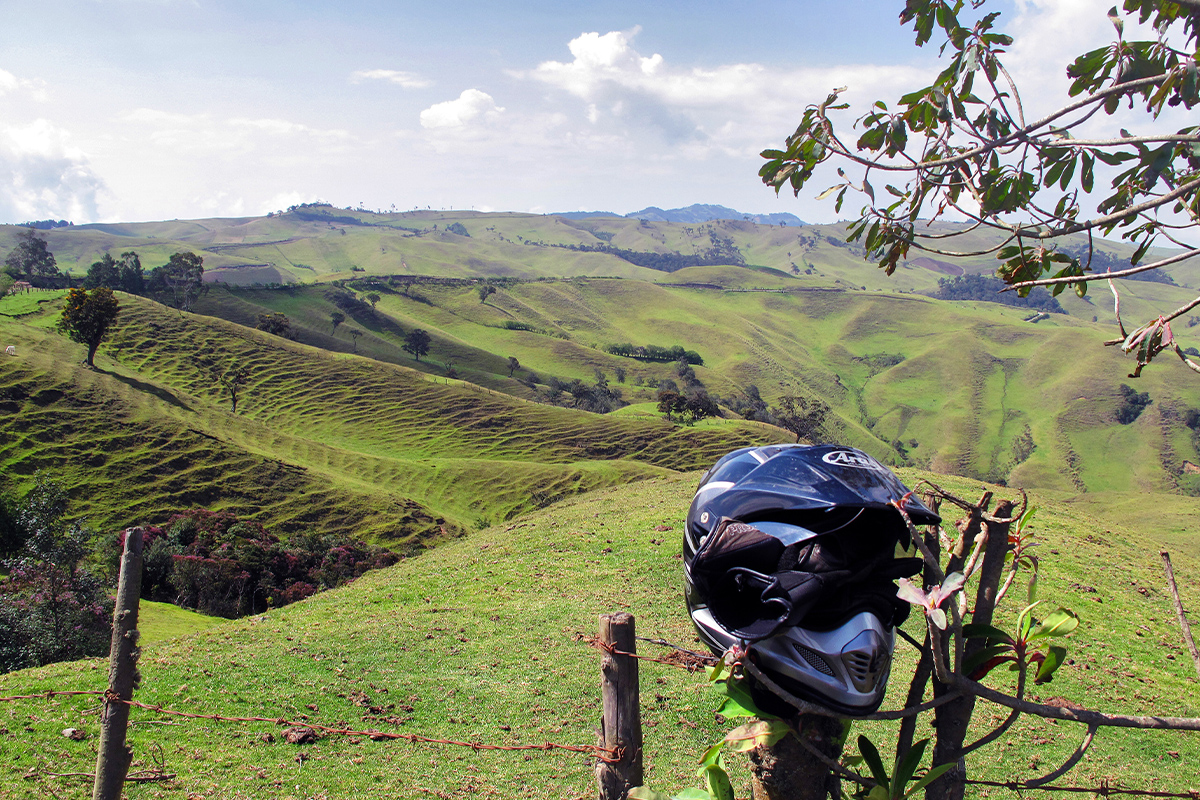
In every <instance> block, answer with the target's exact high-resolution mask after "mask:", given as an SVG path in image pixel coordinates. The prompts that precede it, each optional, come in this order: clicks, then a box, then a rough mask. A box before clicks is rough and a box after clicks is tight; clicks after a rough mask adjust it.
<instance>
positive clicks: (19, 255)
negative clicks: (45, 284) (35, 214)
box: [4, 227, 58, 280]
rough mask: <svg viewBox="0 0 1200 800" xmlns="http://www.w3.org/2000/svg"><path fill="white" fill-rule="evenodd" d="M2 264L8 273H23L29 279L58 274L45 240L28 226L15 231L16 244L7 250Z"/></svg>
mask: <svg viewBox="0 0 1200 800" xmlns="http://www.w3.org/2000/svg"><path fill="white" fill-rule="evenodd" d="M4 266H5V268H6V269H7V270H8V271H9V272H10V273H12V274H14V275H24V276H25V277H27V278H29V279H30V280H32V279H33V278H51V277H54V276H55V275H57V274H58V262H57V261H56V260H55V259H54V254H53V253H51V252H50V250H49V249H48V248H47V246H46V240H45V239H43V238H42V237H41V236H38V235H37V233H35V232H34V229H33V228H30V227H26V228H22V229H21V230H20V231H18V232H17V246H16V247H14V248H13V249H12V250H10V251H9V253H8V258H6V259H5V260H4Z"/></svg>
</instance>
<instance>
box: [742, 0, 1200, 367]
mask: <svg viewBox="0 0 1200 800" xmlns="http://www.w3.org/2000/svg"><path fill="white" fill-rule="evenodd" d="M982 5H984V3H983V2H976V3H973V4H971V5H970V6H969V7H967V8H965V9H964V5H963V3H962V2H961V1H959V2H954V3H952V2H948V0H910V1H909V2H908V3H907V4H906V5H905V6H904V9H903V11H902V13H901V15H900V21H901V23H902V24H908V23H911V24H912V26H913V28H914V30H915V31H916V43H917V45H918V46H921V45H924V44H926V43H927V42H930V41H931V39H932V38H933V36H934V33H935V31H937V32H938V33H939V36H940V35H943V34H944V38H945V42H944V44H943V45H942V46H943V48H944V49H943V51H942V52H943V53H944V54H945V56H947V57H948V58H949V62H948V63H947V65H946V69H945V70H943V71H942V72H941V73H939V74H938V75H937V76H936V78H934V80H933V82H932V83H931V84H930V85H929V86H926V87H924V88H919V89H917V90H915V91H912V92H909V93H908V94H906V95H904V96H902V97H901V98H900V99H899V100H898V101H897V102H895V103H892V104H887V103H884V102H882V101H879V102H875V103H873V104H872V105H871V106H869V107H868V108H867V110H866V112H865V113H864V114H863V115H862V116H860V117H859V118H858V120H857V122H856V127H858V128H859V129H860V131H861V132H860V133H859V132H856V133H857V139H851V138H846V137H845V134H846V131H845V129H844V128H837V127H835V124H834V117H835V116H838V115H836V114H834V113H833V112H836V111H840V110H843V109H846V108H848V107H849V106H848V104H847V103H844V102H841V101H840V99H839V96H840V93H841V92H842V91H843V90H842V89H835V90H833V91H832V92H831V93H830V94H829V96H828V97H827V98H826V99H825V101H824V102H823V103H821V104H819V105H815V106H810V107H809V108H808V109H807V110H806V111H805V113H804V116H803V117H802V118H801V120H800V124H799V126H798V127H797V128H796V131H795V133H793V134H792V135H791V136H789V137H788V138H787V141H786V142H785V144H784V146H783V148H782V149H778V150H765V151H763V153H762V156H763V158H765V159H766V164H765V165H763V167H762V169H761V170H760V171H759V175H760V176H761V177H762V180H763V182H764V183H766V184H767V185H769V186H772V187H774V188H775V191H776V193H778V192H779V191H780V190H781V189H783V187H785V186H787V187H790V188H791V189H792V191H793V192H794V193H796V194H799V192H800V191H801V190H802V189H804V188H805V187H806V186H807V185H808V183H809V181H810V180H811V179H812V178H813V175H814V172H815V170H816V169H817V168H818V166H819V165H821V164H823V163H825V162H831V164H830V165H831V166H832V165H837V166H838V167H839V169H838V174H839V175H840V176H842V177H841V179H840V180H839V181H838V182H837V183H835V184H834V185H832V186H830V187H829V188H827V189H825V190H824V191H823V192H821V194H820V195H819V196H818V198H824V197H828V196H830V195H836V200H835V203H834V207H835V208H836V209H837V210H839V211H840V210H841V207H842V203H843V201H844V200H845V199H846V195H847V193H848V192H853V193H855V194H858V195H861V196H862V197H863V198H864V199H865V205H864V206H863V207H862V210H861V212H860V213H859V216H858V219H857V220H856V221H854V222H853V223H851V225H850V229H849V232H850V235H849V239H850V240H851V241H856V240H860V239H861V240H862V242H863V245H864V247H865V248H866V254H867V258H868V259H870V260H874V261H877V262H878V264H879V266H880V267H881V268H882V269H884V270H885V271H886V272H887V274H889V275H890V274H891V273H892V272H893V271H894V270H895V269H896V267H897V265H898V264H899V263H900V262H901V261H902V260H903V259H905V258H907V257H908V255H909V254H910V252H912V251H914V250H915V251H918V252H920V253H933V254H937V255H939V256H967V255H974V256H978V255H983V254H987V253H995V255H996V257H997V259H998V261H999V265H998V269H997V274H998V275H999V276H1000V277H1001V278H1003V279H1004V281H1005V282H1007V283H1008V284H1009V287H1010V288H1011V289H1015V290H1016V291H1017V292H1018V293H1019V294H1021V295H1022V296H1024V295H1026V294H1028V292H1029V291H1030V289H1031V288H1032V287H1034V286H1050V287H1053V288H1052V293H1053V294H1054V295H1056V296H1057V295H1058V294H1059V293H1061V292H1062V291H1063V289H1064V288H1066V287H1067V286H1072V287H1074V289H1075V291H1076V293H1077V294H1079V295H1080V296H1083V295H1084V294H1085V293H1086V292H1087V289H1088V281H1089V280H1099V279H1107V280H1108V281H1109V282H1110V284H1109V285H1110V287H1111V288H1112V291H1113V294H1114V295H1116V294H1117V288H1116V286H1115V284H1113V283H1112V281H1113V280H1114V279H1120V278H1129V277H1131V276H1133V275H1136V274H1138V273H1141V272H1145V271H1147V270H1152V269H1157V268H1161V267H1166V266H1168V265H1170V264H1174V263H1177V262H1179V261H1182V260H1184V259H1186V258H1190V257H1193V256H1196V255H1200V247H1197V245H1196V241H1195V238H1194V235H1195V233H1196V227H1197V223H1200V149H1198V148H1200V128H1198V127H1196V126H1194V125H1192V126H1188V127H1184V128H1180V129H1179V130H1176V131H1169V130H1162V131H1153V130H1152V131H1149V132H1147V131H1145V130H1140V129H1139V130H1135V131H1133V132H1130V131H1128V130H1126V129H1125V128H1120V127H1119V126H1118V125H1117V124H1115V123H1110V126H1109V127H1110V131H1111V133H1110V134H1108V135H1099V136H1095V137H1093V136H1091V135H1090V130H1089V132H1088V133H1083V132H1082V131H1083V130H1084V129H1083V128H1082V127H1081V126H1084V125H1085V124H1086V123H1088V122H1089V120H1091V121H1092V123H1095V122H1098V121H1100V120H1103V117H1098V116H1097V114H1098V113H1099V112H1103V114H1106V115H1109V116H1111V115H1113V114H1114V113H1115V112H1116V111H1117V109H1118V108H1121V107H1122V106H1123V105H1124V106H1127V107H1128V109H1130V110H1132V109H1134V108H1135V107H1140V108H1141V110H1142V113H1143V115H1144V116H1143V118H1142V119H1140V120H1138V122H1140V123H1142V124H1143V125H1150V124H1152V123H1154V122H1155V121H1157V120H1160V119H1161V117H1162V115H1163V113H1164V112H1166V111H1167V110H1168V109H1172V108H1177V107H1180V106H1182V108H1183V109H1192V108H1193V107H1194V106H1195V105H1196V104H1197V103H1198V102H1200V81H1198V80H1197V77H1196V62H1197V56H1198V55H1200V53H1198V52H1197V51H1198V46H1200V3H1197V2H1196V0H1180V2H1164V0H1125V1H1124V4H1123V9H1124V15H1122V14H1121V13H1119V12H1118V11H1117V9H1116V8H1113V9H1112V10H1111V11H1109V18H1110V19H1111V21H1112V24H1113V27H1114V29H1115V31H1116V39H1115V41H1114V42H1113V43H1112V44H1110V45H1106V46H1103V47H1098V48H1096V49H1094V50H1091V51H1089V52H1087V53H1084V54H1082V55H1080V56H1078V57H1077V58H1075V60H1074V61H1072V62H1071V63H1070V64H1068V65H1067V68H1066V73H1067V77H1068V78H1070V79H1071V80H1072V83H1071V85H1070V88H1069V91H1068V94H1069V96H1070V98H1071V99H1070V101H1069V102H1067V103H1065V104H1064V105H1063V106H1062V107H1061V108H1059V109H1058V110H1057V111H1054V112H1052V113H1048V114H1044V115H1041V116H1039V117H1037V118H1034V117H1032V116H1028V117H1027V116H1026V111H1027V109H1026V106H1025V102H1024V99H1023V95H1022V93H1021V91H1020V90H1019V89H1018V87H1017V86H1016V85H1015V83H1014V82H1013V80H1012V77H1011V76H1010V74H1009V72H1008V71H1007V70H1005V68H1004V66H1003V65H1002V64H1001V62H1000V55H1001V54H1003V53H1004V52H1005V50H1006V48H1008V46H1009V45H1011V44H1012V37H1010V36H1007V35H1005V34H1003V33H1000V32H998V31H996V30H994V29H993V26H994V25H995V23H996V20H997V18H998V17H999V14H998V13H997V12H992V13H985V12H984V11H980V10H979V8H980V7H981V6H982ZM1096 8H1097V10H1099V9H1100V8H1102V6H1096ZM960 14H964V15H965V14H970V15H971V17H973V19H960V17H959V15H960ZM1127 19H1128V20H1134V21H1135V22H1141V23H1145V22H1147V21H1151V22H1152V25H1153V28H1154V31H1155V34H1156V36H1157V39H1156V40H1153V41H1130V40H1127V39H1126V38H1125V36H1124V27H1125V21H1126V20H1127ZM1038 89H1039V90H1040V91H1042V92H1044V87H1038ZM1122 122H1123V123H1124V124H1132V123H1129V122H1127V121H1126V118H1125V117H1122ZM1113 128H1116V129H1117V130H1112V129H1113ZM1098 163H1099V166H1098ZM842 168H846V169H848V170H850V171H852V172H854V173H855V175H854V176H849V175H847V174H846V172H844V171H843V169H842ZM1097 172H1100V173H1101V179H1102V180H1101V183H1102V184H1103V183H1106V182H1107V183H1109V184H1110V186H1109V188H1104V189H1102V190H1101V191H1100V194H1101V195H1102V196H1100V197H1091V196H1090V195H1092V192H1093V190H1094V189H1095V186H1096V179H1097ZM1110 175H1111V176H1112V177H1111V181H1109V180H1108V178H1109V176H1110ZM872 181H874V182H875V183H874V185H873V184H872ZM880 184H882V187H881V189H880V190H879V191H877V190H876V187H877V186H879V185H880ZM940 218H946V219H950V220H966V221H967V222H968V223H969V224H968V225H966V226H963V227H961V228H957V229H951V230H947V228H946V227H945V226H941V227H938V226H931V225H929V224H928V223H929V222H931V221H937V220H938V219H940ZM980 229H982V230H985V231H993V232H998V233H1000V234H1001V239H1002V241H1001V242H1000V243H999V244H997V245H995V246H992V247H989V248H987V249H984V250H980V251H975V252H964V251H962V250H961V249H956V247H955V238H956V237H958V236H961V235H963V234H967V233H970V232H972V231H975V230H980ZM1114 231H1121V235H1122V237H1123V238H1125V239H1127V240H1129V242H1130V243H1132V244H1134V245H1136V248H1137V249H1136V251H1135V252H1134V255H1133V258H1132V259H1131V261H1130V263H1131V265H1132V266H1130V268H1128V269H1120V270H1116V271H1111V272H1097V271H1094V270H1093V263H1092V256H1093V249H1092V244H1093V237H1094V235H1097V234H1098V235H1102V236H1107V235H1110V234H1112V233H1113V232H1114ZM1073 234H1086V236H1087V245H1086V246H1085V247H1083V248H1082V255H1079V250H1077V249H1076V248H1075V247H1071V248H1070V250H1068V248H1067V247H1066V246H1065V245H1067V244H1077V243H1078V241H1079V237H1076V240H1075V242H1061V244H1060V240H1062V238H1063V237H1067V236H1071V235H1073ZM1189 237H1192V238H1191V241H1187V240H1188V239H1189ZM1157 242H1166V243H1170V244H1174V245H1177V246H1179V247H1182V248H1184V252H1182V253H1179V254H1177V255H1173V256H1171V257H1169V258H1164V259H1160V260H1157V261H1154V262H1151V263H1142V259H1143V257H1144V256H1145V255H1146V253H1147V251H1148V250H1149V248H1150V247H1151V245H1153V244H1155V243H1157ZM1197 305H1200V298H1197V299H1196V300H1194V301H1192V302H1190V303H1187V304H1185V305H1184V306H1182V307H1181V308H1179V309H1176V310H1174V311H1165V312H1164V313H1163V314H1162V315H1161V316H1159V317H1158V318H1157V319H1153V320H1150V321H1148V322H1146V323H1145V324H1142V325H1141V326H1140V327H1137V328H1136V329H1135V330H1133V331H1132V332H1131V331H1128V330H1127V329H1126V327H1125V325H1124V323H1123V322H1122V321H1121V319H1120V316H1119V305H1118V307H1117V308H1118V321H1117V325H1118V331H1119V336H1118V337H1117V338H1114V339H1112V340H1111V341H1108V342H1106V343H1105V344H1108V345H1118V346H1120V347H1121V349H1122V350H1124V351H1125V352H1126V353H1135V354H1136V359H1137V363H1136V367H1135V368H1134V371H1133V377H1137V376H1138V375H1139V374H1140V373H1141V370H1142V368H1143V367H1144V366H1145V365H1146V364H1148V363H1149V362H1150V360H1151V359H1152V358H1154V357H1155V356H1156V355H1158V354H1159V353H1161V352H1163V351H1164V350H1173V351H1174V352H1175V354H1176V355H1178V356H1179V358H1180V359H1182V360H1183V362H1184V363H1185V364H1186V365H1187V366H1188V367H1189V368H1191V369H1192V370H1194V371H1196V372H1200V364H1198V363H1196V362H1195V361H1193V360H1191V359H1189V358H1188V357H1187V354H1186V352H1185V351H1184V350H1183V349H1182V348H1181V347H1180V346H1179V345H1178V344H1177V343H1176V341H1175V337H1174V334H1173V332H1172V330H1171V326H1170V322H1171V320H1173V319H1175V318H1177V317H1179V316H1181V315H1183V314H1186V313H1187V312H1188V311H1189V310H1191V309H1192V308H1194V307H1195V306H1197Z"/></svg>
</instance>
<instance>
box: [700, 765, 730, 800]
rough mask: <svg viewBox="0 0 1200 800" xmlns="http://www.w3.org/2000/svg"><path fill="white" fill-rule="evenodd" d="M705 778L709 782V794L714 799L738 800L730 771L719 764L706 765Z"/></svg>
mask: <svg viewBox="0 0 1200 800" xmlns="http://www.w3.org/2000/svg"><path fill="white" fill-rule="evenodd" d="M704 779H705V780H706V781H707V782H708V794H709V796H710V797H712V798H713V800H736V798H734V795H733V784H731V783H730V782H729V773H727V772H726V771H725V770H723V769H721V768H720V767H718V766H712V767H706V768H705V770H704Z"/></svg>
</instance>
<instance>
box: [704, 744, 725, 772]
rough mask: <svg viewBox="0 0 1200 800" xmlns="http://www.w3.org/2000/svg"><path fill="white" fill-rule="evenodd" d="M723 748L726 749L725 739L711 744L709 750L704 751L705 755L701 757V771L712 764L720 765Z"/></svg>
mask: <svg viewBox="0 0 1200 800" xmlns="http://www.w3.org/2000/svg"><path fill="white" fill-rule="evenodd" d="M723 747H725V740H724V739H722V740H721V741H719V742H715V743H714V744H710V745H709V746H708V749H707V750H705V751H704V754H703V755H701V756H700V767H701V769H703V768H704V767H708V766H710V765H712V764H717V763H719V762H720V759H721V749H722V748H723Z"/></svg>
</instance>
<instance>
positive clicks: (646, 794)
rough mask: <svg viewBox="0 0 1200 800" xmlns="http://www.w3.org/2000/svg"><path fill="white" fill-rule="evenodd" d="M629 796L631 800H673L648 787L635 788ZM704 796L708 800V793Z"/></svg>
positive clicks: (630, 791)
mask: <svg viewBox="0 0 1200 800" xmlns="http://www.w3.org/2000/svg"><path fill="white" fill-rule="evenodd" d="M627 796H628V797H629V798H631V800H671V796H670V795H668V794H663V793H662V792H656V791H654V790H653V789H651V788H649V787H647V786H635V787H634V788H632V789H630V790H629V794H628V795H627ZM703 796H704V798H705V800H708V794H707V793H705V794H704V795H703Z"/></svg>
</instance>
